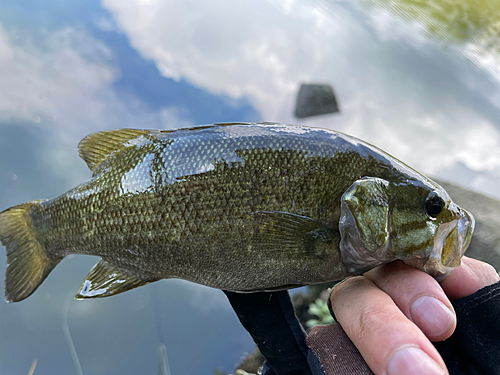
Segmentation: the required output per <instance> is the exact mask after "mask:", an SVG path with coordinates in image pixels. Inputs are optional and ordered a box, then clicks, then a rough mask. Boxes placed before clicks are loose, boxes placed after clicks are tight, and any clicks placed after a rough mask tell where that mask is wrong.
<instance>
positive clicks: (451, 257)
mask: <svg viewBox="0 0 500 375" xmlns="http://www.w3.org/2000/svg"><path fill="white" fill-rule="evenodd" d="M456 211H457V212H458V213H459V217H458V218H457V219H455V220H452V221H450V222H447V223H443V224H441V225H439V227H438V229H437V231H436V234H435V236H434V246H433V248H432V251H431V252H430V255H429V256H428V257H425V258H410V259H404V262H405V263H406V264H408V265H410V266H412V267H415V268H418V269H420V270H422V271H424V272H426V273H428V274H429V275H431V276H433V277H434V278H435V279H436V280H437V281H442V280H444V279H445V278H446V277H447V276H448V275H449V274H450V273H451V272H452V271H453V270H454V269H455V268H457V267H459V266H460V264H461V258H462V256H463V255H464V253H465V251H466V250H467V248H468V247H469V244H470V241H471V238H472V233H473V231H474V227H475V220H474V216H472V214H470V213H469V212H467V211H466V210H464V209H462V208H460V207H458V206H457V207H456Z"/></svg>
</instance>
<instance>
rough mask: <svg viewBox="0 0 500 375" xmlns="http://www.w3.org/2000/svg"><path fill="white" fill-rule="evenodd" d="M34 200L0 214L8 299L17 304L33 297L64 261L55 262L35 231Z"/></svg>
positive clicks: (0, 233) (57, 260)
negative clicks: (32, 217)
mask: <svg viewBox="0 0 500 375" xmlns="http://www.w3.org/2000/svg"><path fill="white" fill-rule="evenodd" d="M40 202H42V201H41V200H37V201H30V202H26V203H23V204H20V205H18V206H14V207H11V208H9V209H7V210H5V211H3V212H0V242H1V243H2V245H4V246H5V248H6V249H7V270H6V271H5V300H6V301H7V302H17V301H22V300H23V299H25V298H27V297H28V296H30V295H31V294H32V293H33V292H34V291H35V290H36V288H38V286H39V285H40V284H41V283H42V281H43V280H44V279H45V278H46V277H47V275H48V274H49V273H50V271H52V269H53V268H54V267H55V266H56V265H57V263H59V262H60V261H61V258H57V259H51V258H50V257H49V256H48V254H47V252H46V250H45V248H44V247H43V246H42V244H41V243H40V242H39V241H38V240H37V238H36V236H35V233H34V231H33V225H32V220H31V216H30V215H29V209H30V208H31V207H32V206H34V205H37V204H40Z"/></svg>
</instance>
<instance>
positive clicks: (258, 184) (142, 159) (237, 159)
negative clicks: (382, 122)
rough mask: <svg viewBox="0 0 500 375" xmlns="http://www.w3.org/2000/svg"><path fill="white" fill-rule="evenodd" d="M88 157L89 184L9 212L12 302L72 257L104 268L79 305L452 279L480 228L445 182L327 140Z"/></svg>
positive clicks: (159, 147) (278, 131) (128, 135)
mask: <svg viewBox="0 0 500 375" xmlns="http://www.w3.org/2000/svg"><path fill="white" fill-rule="evenodd" d="M79 151H80V155H81V156H82V158H83V159H84V160H85V161H86V163H87V164H88V166H89V167H90V169H91V170H92V173H93V176H92V178H91V180H89V181H88V182H85V183H83V184H81V185H79V186H77V187H75V188H74V189H72V190H70V191H68V192H67V193H65V194H63V195H61V196H59V197H57V198H54V199H50V200H43V201H31V202H27V203H24V204H21V205H18V206H15V207H12V208H10V209H7V210H5V211H3V212H2V213H0V241H1V242H2V244H3V245H4V246H5V247H6V249H7V258H8V267H7V271H6V282H5V295H6V300H7V301H20V300H23V299H24V298H26V297H28V296H29V295H30V294H31V293H33V292H34V291H35V290H36V288H37V287H38V286H39V285H40V283H41V282H42V281H43V280H44V279H45V277H47V275H48V274H49V272H50V271H51V270H52V269H53V268H54V267H55V266H56V265H57V263H58V262H59V261H61V260H62V259H63V258H64V257H65V256H66V255H68V254H90V255H97V256H100V257H101V261H100V262H99V263H98V264H97V265H96V266H95V267H94V268H93V269H92V271H91V272H90V273H89V275H88V276H87V278H86V280H85V281H84V283H83V285H82V287H81V289H80V291H79V293H78V295H77V298H92V297H104V296H109V295H114V294H117V293H121V292H124V291H126V290H129V289H132V288H135V287H138V286H141V285H144V284H147V283H150V282H153V281H157V280H160V279H167V278H182V279H185V280H190V281H193V282H196V283H200V284H204V285H207V286H211V287H214V288H220V289H225V290H232V291H240V292H252V291H263V290H278V289H285V288H290V287H295V286H302V285H307V284H311V283H317V282H325V281H332V280H339V279H342V278H344V277H346V276H348V275H352V274H360V273H362V272H364V271H366V270H368V269H370V268H372V267H375V266H376V265H378V264H381V263H384V262H389V261H392V260H395V259H402V260H404V261H405V262H407V263H408V264H411V265H413V266H415V267H417V268H420V269H422V270H424V271H426V272H428V273H430V274H432V275H434V276H442V275H445V274H447V273H449V272H450V270H451V269H452V268H453V267H457V266H458V265H459V264H460V257H461V256H462V255H463V253H464V251H465V249H466V248H467V246H468V244H469V242H470V237H471V234H472V230H473V226H474V219H473V217H472V215H470V214H469V213H467V212H466V211H465V210H463V209H461V208H460V207H458V206H456V205H455V204H454V203H453V202H452V201H451V200H450V198H449V196H448V194H447V193H446V192H445V191H444V190H443V189H442V188H441V187H440V186H439V185H437V184H436V183H435V182H433V181H431V180H429V179H428V178H426V177H424V176H423V175H421V174H419V173H418V172H416V171H414V170H413V169H411V168H409V167H408V166H406V165H404V164H403V163H401V162H400V161H398V160H397V159H395V158H393V157H391V156H390V155H388V154H386V153H384V152H383V151H381V150H380V149H378V148H376V147H374V146H371V145H369V144H367V143H365V142H363V141H361V140H359V139H356V138H354V137H350V136H348V135H345V134H342V133H337V132H333V131H329V130H324V129H315V128H309V127H302V126H291V125H283V124H274V123H262V124H220V125H211V126H204V127H197V128H191V129H179V130H151V131H149V130H134V129H122V130H115V131H104V132H100V133H95V134H91V135H89V136H87V137H86V138H84V139H83V140H82V141H81V142H80V145H79Z"/></svg>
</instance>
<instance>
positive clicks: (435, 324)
mask: <svg viewBox="0 0 500 375" xmlns="http://www.w3.org/2000/svg"><path fill="white" fill-rule="evenodd" d="M410 314H411V318H412V320H413V323H415V324H416V325H417V326H418V327H419V328H420V329H421V330H422V332H423V333H424V334H425V335H426V336H427V337H437V336H440V335H442V334H443V333H445V332H447V331H448V330H449V329H450V328H451V327H452V326H453V324H455V319H456V318H455V314H453V312H452V311H451V310H450V309H449V308H448V307H446V305H445V304H444V303H442V302H441V301H440V300H438V299H436V298H434V297H429V296H424V297H420V298H418V299H417V300H416V301H415V302H413V305H412V306H411V309H410Z"/></svg>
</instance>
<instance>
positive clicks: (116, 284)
mask: <svg viewBox="0 0 500 375" xmlns="http://www.w3.org/2000/svg"><path fill="white" fill-rule="evenodd" d="M157 280H158V279H155V278H152V277H150V276H145V275H136V274H134V273H133V272H130V271H128V270H124V269H122V268H118V267H116V266H113V265H111V264H109V263H108V262H106V261H105V260H102V259H101V260H100V261H99V263H97V264H96V265H95V266H94V268H92V270H91V271H90V272H89V274H88V275H87V277H86V278H85V281H84V282H83V284H82V286H81V287H80V290H79V291H78V294H77V295H76V296H75V298H76V299H84V298H101V297H108V296H113V295H115V294H119V293H123V292H126V291H127V290H130V289H134V288H138V287H140V286H143V285H146V284H149V283H152V282H154V281H157Z"/></svg>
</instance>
